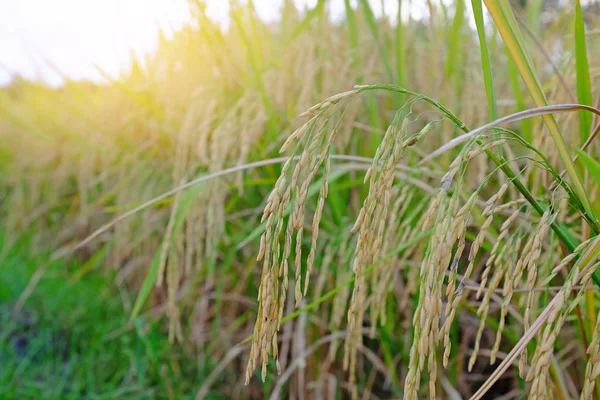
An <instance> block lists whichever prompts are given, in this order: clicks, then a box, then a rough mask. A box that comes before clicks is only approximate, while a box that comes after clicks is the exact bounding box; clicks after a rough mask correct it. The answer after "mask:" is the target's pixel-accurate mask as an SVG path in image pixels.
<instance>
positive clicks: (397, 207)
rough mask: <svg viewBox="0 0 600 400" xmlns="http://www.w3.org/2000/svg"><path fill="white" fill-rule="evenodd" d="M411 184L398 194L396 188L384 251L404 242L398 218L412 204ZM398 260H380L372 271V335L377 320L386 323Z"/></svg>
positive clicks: (373, 335)
mask: <svg viewBox="0 0 600 400" xmlns="http://www.w3.org/2000/svg"><path fill="white" fill-rule="evenodd" d="M410 189H411V186H403V187H402V189H401V190H400V193H399V194H398V191H397V190H394V191H393V193H392V196H394V197H396V201H395V202H394V204H393V206H392V207H390V209H389V212H388V215H387V216H385V220H386V225H387V227H388V229H387V232H386V233H385V240H384V243H383V245H382V252H383V253H384V254H385V253H387V252H389V251H391V250H392V249H393V247H394V246H397V245H398V243H402V240H401V238H400V235H399V227H400V224H398V220H402V219H403V218H402V217H403V216H404V213H405V212H406V210H407V209H408V206H409V205H410V201H411V199H412V197H413V194H414V191H411V190H410ZM395 261H396V258H395V257H393V258H389V259H387V260H385V261H382V262H379V263H377V264H376V265H375V266H374V270H373V272H372V273H371V288H372V289H371V291H372V293H373V294H372V296H371V305H370V308H371V332H370V336H371V337H375V331H376V328H377V321H378V319H380V318H381V324H382V325H383V324H385V317H386V313H385V306H386V297H387V294H388V291H389V290H390V287H393V281H392V273H393V268H392V265H393V263H394V262H395Z"/></svg>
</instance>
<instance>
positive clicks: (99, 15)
mask: <svg viewBox="0 0 600 400" xmlns="http://www.w3.org/2000/svg"><path fill="white" fill-rule="evenodd" d="M294 1H295V2H296V4H297V5H298V6H300V7H307V6H308V7H314V6H315V4H316V3H317V0H294ZM351 2H352V3H356V0H353V1H351ZM370 2H371V4H372V7H373V10H374V12H375V13H376V14H377V15H381V11H382V4H383V5H384V7H385V12H386V15H396V12H397V5H398V2H397V0H370ZM281 3H282V0H255V6H256V9H257V12H258V14H259V15H260V17H261V18H263V19H266V20H273V19H276V18H277V16H278V15H279V9H280V7H281ZM416 3H419V1H418V0H417V1H416ZM206 4H207V12H208V13H209V15H211V16H212V17H214V18H215V19H217V20H219V21H221V22H222V23H224V24H226V23H227V18H228V17H227V16H228V8H229V7H228V4H229V1H228V0H206ZM329 4H330V12H331V15H332V16H333V17H334V18H335V17H336V16H337V17H340V16H343V13H344V0H331V1H330V3H329ZM413 8H415V7H413ZM418 8H419V7H417V9H418ZM412 12H413V13H414V12H415V10H413V11H412ZM416 12H417V13H418V10H417V11H416ZM189 20H190V14H189V9H188V5H187V2H186V0H0V85H3V84H6V83H8V82H9V81H10V79H11V76H12V75H13V74H15V73H18V74H19V75H22V76H24V77H25V78H27V79H31V80H43V81H45V82H47V83H49V84H51V85H60V84H61V82H62V78H61V75H60V74H59V73H57V70H58V71H60V72H61V73H63V74H65V75H67V76H68V77H70V78H72V79H91V80H96V81H99V80H102V77H101V74H100V73H99V72H98V70H97V68H96V67H95V65H97V66H99V67H100V68H101V69H102V70H104V71H106V72H108V73H109V74H111V75H118V74H119V72H120V71H121V70H123V69H124V68H128V60H129V59H130V52H131V51H132V50H133V51H134V52H136V53H137V54H139V53H141V52H144V53H147V52H150V51H152V49H153V48H154V47H155V46H156V43H157V32H158V26H161V27H162V28H163V29H164V30H165V31H166V32H167V33H168V32H169V31H172V30H173V29H177V28H178V27H180V26H181V25H182V24H185V23H187V22H188V21H189Z"/></svg>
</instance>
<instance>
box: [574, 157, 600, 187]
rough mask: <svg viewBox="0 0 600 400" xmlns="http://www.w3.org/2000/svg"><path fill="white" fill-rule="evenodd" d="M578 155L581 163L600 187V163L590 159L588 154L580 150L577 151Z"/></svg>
mask: <svg viewBox="0 0 600 400" xmlns="http://www.w3.org/2000/svg"><path fill="white" fill-rule="evenodd" d="M575 151H576V152H577V154H578V155H579V159H580V160H581V163H582V164H583V166H584V167H585V169H587V171H588V172H589V173H590V176H591V177H592V178H594V180H595V181H596V182H597V183H598V184H599V185H600V163H599V162H598V161H596V160H594V159H593V158H592V157H590V156H589V155H588V154H587V153H586V152H584V151H581V150H579V149H575Z"/></svg>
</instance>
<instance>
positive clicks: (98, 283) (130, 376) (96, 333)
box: [0, 238, 199, 399]
mask: <svg viewBox="0 0 600 400" xmlns="http://www.w3.org/2000/svg"><path fill="white" fill-rule="evenodd" d="M30 241H31V239H30V238H23V239H20V240H19V241H18V242H17V243H16V244H15V246H14V247H13V249H12V250H11V251H10V253H9V254H7V255H6V258H5V259H4V262H3V273H2V277H1V278H0V304H1V307H0V321H1V323H0V326H1V327H2V329H1V330H0V335H1V338H2V341H1V346H0V359H1V360H2V363H1V367H0V397H2V398H7V399H8V398H19V399H39V398H44V399H80V398H88V399H111V398H116V397H127V398H132V399H151V398H152V399H154V398H165V399H167V398H173V399H174V398H177V399H183V398H193V397H194V395H195V392H194V389H195V387H194V386H193V382H194V381H195V379H198V377H199V372H198V368H197V366H196V365H195V361H194V359H193V358H190V357H189V356H186V355H185V354H184V353H183V352H182V351H181V350H176V349H173V348H172V347H171V346H170V345H169V343H168V340H167V336H166V335H165V334H164V333H163V330H162V329H161V327H160V324H157V323H156V322H153V321H152V320H150V319H148V318H138V319H136V321H135V322H134V323H133V324H131V325H130V324H128V317H129V316H128V315H127V314H126V313H125V310H124V309H123V306H122V301H121V297H120V296H119V293H118V290H117V289H116V288H115V287H114V284H113V283H112V282H113V280H112V279H111V277H110V276H108V275H106V274H102V275H96V276H88V277H86V279H84V280H81V281H78V282H77V283H73V284H68V283H67V284H66V282H68V281H69V278H70V277H71V276H72V274H73V273H74V271H76V270H77V268H78V265H77V264H72V265H68V266H64V265H60V263H53V264H52V265H50V266H49V267H48V272H47V273H46V274H45V276H44V278H43V279H42V280H41V281H40V283H39V284H38V286H37V288H36V290H35V291H34V292H33V294H32V295H31V296H30V297H29V298H28V299H27V301H26V302H25V304H24V305H23V306H22V307H18V308H17V306H16V304H17V302H18V299H19V297H20V295H21V294H22V293H23V291H24V290H25V288H26V286H27V284H28V282H29V281H30V279H31V277H32V276H33V275H34V274H35V272H36V271H37V270H38V267H39V266H40V264H39V263H40V262H41V263H43V262H45V260H44V259H45V258H46V257H44V255H40V256H38V257H36V258H33V259H32V258H30V257H29V254H30V252H29V251H30V248H31V247H30V246H31V243H30ZM104 275H106V276H104ZM190 385H192V386H190Z"/></svg>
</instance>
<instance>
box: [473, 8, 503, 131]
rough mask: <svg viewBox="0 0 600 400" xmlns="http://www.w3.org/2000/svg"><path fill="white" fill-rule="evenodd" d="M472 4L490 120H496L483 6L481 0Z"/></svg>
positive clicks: (495, 104)
mask: <svg viewBox="0 0 600 400" xmlns="http://www.w3.org/2000/svg"><path fill="white" fill-rule="evenodd" d="M471 4H472V6H473V15H474V17H475V25H476V26H477V35H478V36H479V48H480V50H481V67H482V68H483V82H484V84H485V94H486V96H487V100H488V109H489V111H490V120H491V121H494V120H496V119H498V105H497V103H496V92H495V90H494V78H493V76H492V62H491V61H490V54H489V51H488V46H487V40H486V38H485V25H484V24H483V6H482V3H481V0H471Z"/></svg>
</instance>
